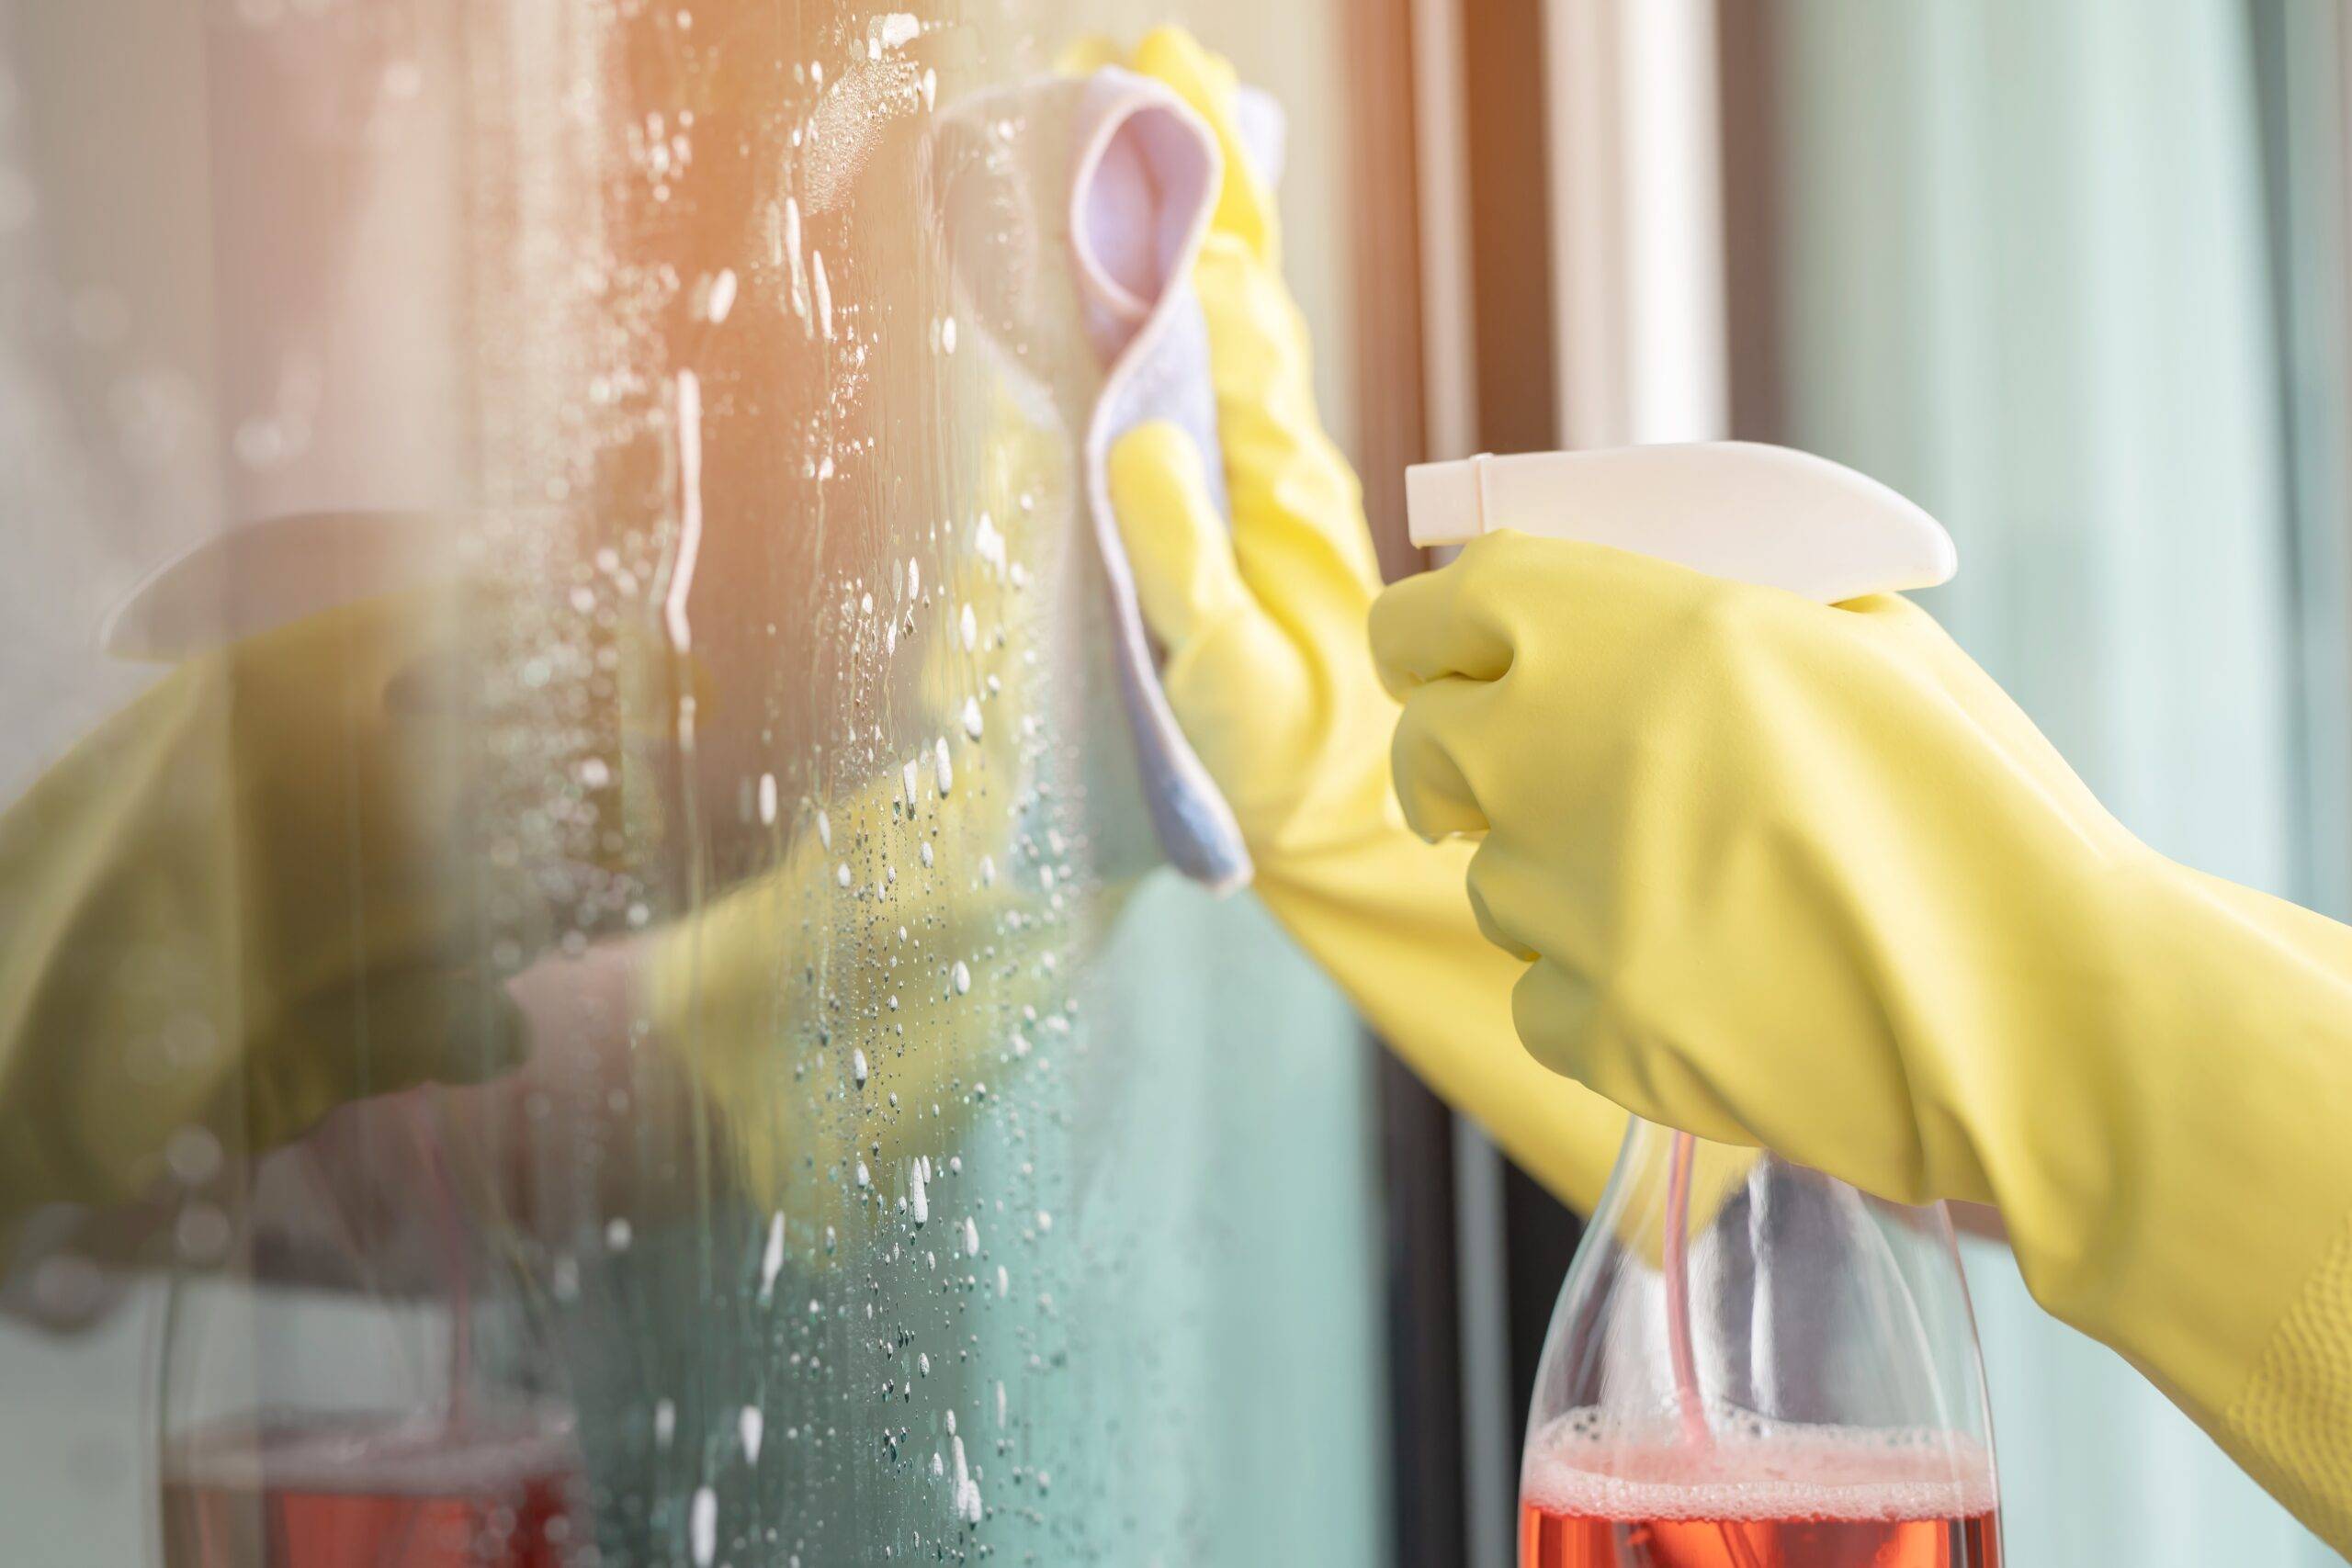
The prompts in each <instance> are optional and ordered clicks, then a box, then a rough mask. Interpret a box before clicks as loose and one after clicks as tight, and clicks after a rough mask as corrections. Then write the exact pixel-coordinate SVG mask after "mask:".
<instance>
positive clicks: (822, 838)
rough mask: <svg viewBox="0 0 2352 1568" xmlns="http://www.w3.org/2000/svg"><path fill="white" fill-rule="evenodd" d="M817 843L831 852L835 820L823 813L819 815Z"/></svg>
mask: <svg viewBox="0 0 2352 1568" xmlns="http://www.w3.org/2000/svg"><path fill="white" fill-rule="evenodd" d="M817 842H819V843H820V844H822V845H823V846H824V847H825V848H827V849H829V850H830V849H831V848H832V847H833V819H832V818H830V817H828V816H826V815H825V814H824V813H823V812H821V811H820V812H819V813H817Z"/></svg>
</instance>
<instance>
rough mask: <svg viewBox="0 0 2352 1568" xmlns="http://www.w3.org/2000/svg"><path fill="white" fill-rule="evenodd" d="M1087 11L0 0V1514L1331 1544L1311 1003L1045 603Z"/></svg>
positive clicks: (1371, 1406)
mask: <svg viewBox="0 0 2352 1568" xmlns="http://www.w3.org/2000/svg"><path fill="white" fill-rule="evenodd" d="M1196 9H1197V11H1198V12H1199V13H1200V15H1199V17H1197V18H1196V19H1197V20H1199V21H1201V22H1202V23H1203V24H1204V25H1206V26H1209V27H1211V28H1214V25H1215V24H1216V22H1217V21H1219V20H1220V19H1224V20H1227V21H1228V22H1229V21H1231V20H1232V19H1233V18H1231V17H1221V16H1220V14H1221V13H1225V12H1238V11H1239V10H1240V9H1241V8H1240V7H1235V6H1199V7H1196ZM1302 9H1303V10H1305V11H1309V12H1313V13H1314V15H1312V16H1310V17H1306V19H1305V20H1293V21H1290V22H1287V23H1284V24H1283V27H1282V28H1275V29H1272V31H1271V32H1268V31H1267V29H1264V28H1260V27H1258V26H1257V25H1256V23H1255V22H1254V21H1253V23H1252V25H1251V27H1250V28H1249V29H1245V34H1246V36H1245V37H1243V38H1240V39H1236V40H1235V45H1234V46H1235V47H1237V48H1245V47H1246V48H1250V49H1254V50H1257V51H1261V52H1262V53H1263V54H1265V55H1266V57H1267V59H1266V62H1264V68H1266V69H1271V70H1276V71H1279V70H1282V69H1284V67H1283V66H1282V64H1281V62H1282V61H1283V59H1285V58H1289V59H1290V60H1291V61H1292V63H1291V64H1290V65H1289V66H1288V67H1287V69H1288V70H1290V71H1291V72H1292V76H1291V79H1289V80H1287V81H1275V82H1273V83H1272V84H1270V85H1274V86H1275V87H1277V88H1278V89H1280V90H1283V91H1284V96H1286V98H1287V99H1288V100H1289V101H1290V104H1291V107H1292V112H1293V116H1294V121H1295V128H1296V134H1295V143H1294V145H1295V152H1294V169H1293V179H1294V182H1295V183H1296V182H1298V181H1299V179H1300V175H1301V173H1302V171H1303V172H1304V174H1305V175H1306V183H1305V185H1304V186H1303V187H1302V189H1301V194H1300V195H1299V197H1297V204H1298V205H1299V208H1300V214H1299V218H1300V221H1299V222H1298V224H1297V227H1298V231H1299V238H1298V242H1297V250H1298V253H1299V254H1300V255H1301V256H1302V257H1303V258H1304V259H1303V260H1302V262H1301V263H1300V264H1299V266H1300V267H1301V268H1303V269H1304V270H1306V272H1307V273H1308V274H1309V275H1310V276H1309V282H1310V287H1309V288H1308V294H1309V308H1310V311H1311V312H1312V313H1314V314H1315V315H1316V316H1317V318H1318V319H1319V320H1322V321H1331V320H1334V319H1336V317H1337V315H1338V306H1337V304H1336V303H1335V302H1334V301H1333V300H1332V299H1329V298H1328V297H1324V296H1323V295H1322V294H1318V292H1317V289H1316V288H1313V287H1312V284H1313V282H1314V281H1315V280H1316V279H1317V277H1319V278H1320V279H1321V280H1322V281H1324V282H1327V283H1328V281H1329V278H1330V277H1332V276H1337V273H1338V269H1339V262H1338V260H1337V259H1336V258H1337V254H1338V253H1337V245H1338V240H1337V233H1338V230H1339V222H1338V217H1339V204H1338V198H1337V197H1336V196H1335V195H1334V192H1333V188H1332V186H1331V183H1330V181H1329V179H1328V177H1326V176H1328V175H1329V169H1328V168H1327V167H1322V166H1319V164H1328V163H1329V147H1330V143H1331V141H1332V139H1333V137H1334V136H1335V135H1336V130H1335V124H1334V122H1335V120H1336V116H1337V113H1338V108H1337V105H1336V103H1335V101H1334V99H1333V96H1332V95H1333V91H1334V89H1333V88H1332V86H1331V84H1330V83H1329V81H1328V80H1325V79H1323V78H1322V77H1321V76H1319V75H1317V74H1315V73H1313V71H1311V70H1309V68H1308V67H1305V66H1302V65H1300V64H1298V63H1297V61H1298V59H1300V58H1306V59H1309V60H1312V59H1314V58H1317V57H1316V56H1314V55H1313V53H1312V51H1307V52H1306V55H1304V56H1303V57H1302V56H1301V55H1300V53H1299V51H1298V49H1297V47H1296V46H1297V45H1298V44H1299V43H1300V41H1301V39H1302V38H1305V39H1306V40H1307V41H1309V42H1311V41H1313V39H1315V38H1317V37H1319V36H1321V33H1323V32H1328V31H1329V28H1330V27H1331V26H1332V25H1334V24H1333V22H1332V20H1331V18H1329V17H1323V16H1322V15H1321V12H1320V10H1319V8H1314V7H1307V8H1302ZM1079 10H1080V7H1077V6H1058V5H1052V6H1049V5H1046V4H1044V3H1043V0H974V3H972V4H968V5H957V4H938V3H933V4H929V5H924V6H916V7H913V8H910V9H906V10H877V9H872V8H868V7H863V6H840V5H833V4H829V3H823V0H797V3H796V0H700V3H695V4H691V5H688V6H669V5H664V6H648V5H640V4H635V3H631V0H606V3H602V4H593V5H584V6H582V5H555V4H540V3H533V0H509V3H503V4H496V5H458V4H454V3H435V0H234V3H231V0H218V3H212V0H207V3H204V4H195V3H193V0H191V3H190V4H188V5H184V6H183V5H169V6H166V5H163V4H160V3H150V0H105V3H104V4H99V5H94V6H90V7H88V8H87V9H86V10H84V11H76V12H74V14H71V15H69V14H67V10H66V8H57V9H54V10H51V9H49V8H43V7H25V8H19V9H17V10H16V11H14V12H12V13H11V14H10V15H9V16H7V17H6V18H5V19H0V73H5V77H6V81H5V88H6V90H5V92H0V296H4V297H5V298H0V307H5V310H6V316H5V320H0V453H5V454H6V456H0V530H4V531H5V532H6V535H7V536H8V547H9V557H10V558H11V559H12V560H13V561H15V562H17V565H18V569H19V570H17V571H16V572H14V573H13V574H11V578H10V580H9V581H7V582H6V586H5V587H0V608H5V610H6V623H7V624H6V629H5V630H4V631H0V637H5V639H6V640H5V643H0V648H5V658H0V717H5V718H6V720H7V734H6V740H5V743H0V794H4V795H5V800H6V817H5V818H0V916H5V919H6V930H7V932H8V937H7V953H6V958H5V960H0V963H5V965H6V975H5V980H4V981H0V1027H5V1028H6V1030H7V1031H8V1032H7V1035H6V1040H5V1048H6V1052H7V1055H6V1058H5V1059H4V1060H0V1146H5V1147H6V1149H7V1151H8V1152H7V1153H6V1155H0V1269H5V1275H4V1276H0V1279H5V1283H0V1311H5V1313H6V1325H5V1327H0V1368H5V1369H6V1370H5V1371H0V1377H5V1378H6V1380H7V1382H8V1384H9V1386H10V1388H11V1389H12V1391H17V1392H18V1393H19V1397H15V1398H12V1399H11V1400H9V1401H8V1402H7V1407H6V1409H0V1496H5V1497H6V1498H8V1499H9V1502H8V1506H6V1507H5V1508H0V1544H4V1545H5V1550H0V1556H6V1558H7V1560H8V1561H10V1562H28V1563H32V1562H60V1563H63V1562H74V1563H85V1562H107V1563H111V1562H168V1563H172V1564H174V1565H175V1568H186V1565H196V1564H202V1565H206V1568H209V1565H211V1564H215V1563H230V1562H235V1563H245V1562H273V1563H275V1562H286V1563H289V1564H292V1563H300V1564H307V1563H311V1562H322V1563H323V1562H335V1563H343V1562H399V1563H403V1564H406V1563H440V1562H515V1563H539V1562H550V1563H552V1562H566V1563H586V1562H605V1563H637V1562H646V1563H653V1562H661V1563H670V1562H691V1563H696V1564H708V1563H713V1562H731V1563H736V1564H748V1563H787V1562H805V1563H809V1564H819V1563H827V1564H830V1563H838V1562H883V1561H901V1562H933V1561H944V1562H964V1561H978V1560H990V1561H1001V1562H1050V1563H1062V1562H1131V1561H1166V1562H1260V1561H1267V1560H1269V1554H1272V1556H1274V1557H1280V1556H1282V1555H1283V1554H1284V1553H1290V1554H1293V1555H1294V1556H1296V1555H1297V1554H1301V1553H1303V1554H1305V1555H1304V1557H1300V1558H1299V1560H1306V1559H1308V1558H1311V1559H1313V1560H1318V1561H1333V1562H1340V1561H1349V1562H1353V1561H1364V1560H1369V1559H1370V1558H1371V1557H1373V1556H1374V1555H1376V1553H1377V1551H1378V1550H1379V1542H1380V1540H1381V1538H1382V1530H1383V1518H1384V1514H1383V1510H1382V1508H1381V1507H1380V1506H1379V1504H1378V1501H1377V1499H1378V1487H1379V1485H1380V1483H1381V1477H1380V1461H1381V1457H1382V1455H1383V1454H1384V1453H1385V1438H1384V1436H1383V1434H1382V1433H1381V1431H1380V1429H1379V1423H1378V1419H1377V1415H1376V1413H1377V1412H1378V1411H1380V1410H1381V1409H1382V1408H1383V1405H1382V1398H1383V1396H1382V1393H1381V1390H1380V1386H1379V1377H1378V1369H1379V1366H1380V1359H1379V1347H1378V1334H1379V1319H1378V1293H1377V1290H1376V1285H1375V1272H1374V1270H1375V1261H1376V1260H1375V1258H1374V1247H1375V1244H1376V1234H1375V1225H1374V1221H1375V1217H1376V1216H1375V1212H1374V1201H1375V1190H1376V1186H1375V1182H1374V1166H1373V1151H1372V1149H1371V1147H1370V1143H1369V1123H1368V1119H1367V1115H1366V1110H1367V1104H1368V1096H1369V1089H1368V1078H1367V1077H1366V1063H1365V1060H1364V1058H1363V1051H1362V1047H1361V1045H1360V1043H1359V1042H1358V1041H1357V1039H1356V1036H1355V1032H1354V1026H1353V1025H1352V1023H1351V1021H1350V1020H1349V1018H1348V1016H1347V1014H1346V1012H1345V1010H1344V1009H1343V1008H1342V1007H1341V1006H1340V1004H1339V1003H1338V1001H1337V1000H1336V999H1335V998H1333V997H1332V996H1331V995H1330V994H1329V992H1328V991H1327V990H1326V989H1325V988H1324V987H1323V986H1322V984H1321V983H1320V981H1319V980H1317V979H1316V978H1314V977H1313V976H1311V975H1310V974H1309V973H1308V972H1307V971H1306V968H1305V966H1304V965H1303V964H1302V963H1301V961H1300V960H1299V959H1298V958H1297V957H1296V956H1295V954H1294V953H1292V952H1291V951H1290V950H1289V949H1288V948H1287V946H1286V945H1285V943H1284V942H1283V939H1282V938H1281V937H1280V935H1279V934H1278V933H1277V932H1276V931H1274V929H1273V928H1272V924H1271V922H1269V921H1268V920H1267V919H1266V918H1265V917H1264V916H1263V914H1262V913H1261V911H1259V910H1258V909H1257V908H1255V907H1254V906H1253V905H1251V904H1250V902H1249V901H1248V900H1247V899H1239V900H1234V901H1230V902H1227V903H1225V904H1217V903H1215V902H1213V901H1212V900H1210V899H1208V898H1207V897H1206V896H1205V895H1204V894H1202V893H1200V892H1199V891H1198V890H1197V889H1194V888H1193V887H1191V886H1188V885H1184V884H1182V883H1180V882H1178V881H1176V880H1175V879H1173V878H1172V877H1171V876H1170V874H1168V873H1167V872H1165V871H1164V870H1156V869H1155V866H1156V863H1157V852H1156V850H1155V848H1154V846H1153V842H1152V840H1151V836H1150V831H1149V828H1148V823H1147V822H1146V821H1145V819H1144V818H1143V816H1142V812H1141V807H1140V806H1139V805H1138V804H1137V799H1136V790H1135V783H1134V780H1133V779H1132V777H1131V776H1130V774H1131V771H1132V764H1131V762H1130V761H1129V759H1128V753H1127V751H1126V750H1125V745H1124V740H1123V737H1124V730H1123V720H1122V719H1121V717H1120V716H1119V714H1118V710H1117V707H1116V701H1117V698H1116V694H1115V692H1114V690H1113V688H1112V686H1111V683H1110V681H1109V677H1108V674H1107V669H1106V666H1105V663H1104V660H1103V657H1102V654H1101V651H1100V649H1101V636H1102V627H1101V625H1100V621H1101V613H1100V610H1099V606H1098V598H1099V588H1098V586H1097V583H1096V581H1095V579H1094V577H1093V572H1094V570H1095V567H1094V563H1093V562H1092V560H1091V557H1090V555H1089V554H1088V551H1089V549H1090V548H1091V547H1090V546H1089V545H1088V543H1087V535H1086V531H1085V527H1084V519H1083V517H1082V514H1081V513H1080V506H1081V504H1082V502H1081V500H1080V486H1079V472H1078V464H1079V461H1080V458H1079V448H1078V433H1079V432H1080V429H1081V428H1082V420H1083V415H1084V412H1085V410H1086V408H1087V407H1088V403H1089V400H1090V398H1091V391H1092V389H1093V387H1094V385H1095V382H1096V379H1097V378H1098V377H1099V374H1100V372H1099V367H1097V365H1096V364H1095V361H1094V358H1093V355H1092V353H1091V350H1090V348H1089V346H1088V344H1087V342H1086V339H1085V337H1084V336H1083V334H1082V333H1081V331H1080V325H1079V322H1078V320H1077V317H1076V312H1075V307H1074V303H1073V301H1072V299H1070V298H1069V283H1068V277H1067V269H1066V267H1065V265H1063V264H1062V261H1061V255H1062V247H1063V245H1064V244H1065V243H1066V238H1067V236H1066V235H1065V234H1064V233H1063V232H1062V227H1061V226H1062V224H1063V223H1064V222H1065V221H1066V220H1065V219H1064V218H1063V216H1062V214H1061V210H1060V209H1057V206H1056V205H1055V202H1054V200H1053V199H1052V198H1053V197H1054V195H1055V193H1056V192H1057V189H1058V185H1057V182H1058V181H1059V180H1060V179H1061V178H1062V177H1063V175H1062V173H1061V171H1062V170H1063V169H1064V168H1065V167H1066V160H1067V152H1068V145H1067V138H1066V135H1065V134H1064V133H1065V131H1066V130H1067V126H1066V123H1064V121H1063V120H1061V119H1059V118H1057V111H1056V110H1055V109H1054V108H1053V107H1052V106H1053V101H1054V100H1053V95H1052V94H1051V93H1050V92H1048V91H1046V89H1045V88H1043V87H1042V86H1041V85H1039V84H1040V83H1041V81H1042V80H1043V79H1044V78H1045V77H1046V74H1047V73H1050V71H1051V68H1052V66H1053V62H1054V60H1055V58H1056V56H1057V52H1058V51H1059V50H1060V49H1061V48H1062V46H1063V45H1064V44H1065V43H1066V42H1068V41H1069V39H1071V38H1073V37H1074V36H1076V34H1077V33H1078V32H1079V30H1080V26H1081V23H1082V24H1083V25H1084V26H1086V27H1089V28H1111V29H1113V30H1118V29H1120V28H1125V30H1126V31H1127V32H1128V33H1129V34H1130V35H1132V32H1133V31H1134V29H1135V27H1136V25H1138V24H1139V23H1140V22H1141V21H1142V20H1144V19H1145V18H1144V17H1142V15H1141V13H1140V10H1139V9H1138V11H1137V14H1136V16H1133V17H1129V16H1125V15H1124V14H1123V15H1120V16H1116V17H1112V16H1103V15H1100V14H1096V11H1097V10H1099V8H1095V10H1090V12H1089V14H1088V15H1086V16H1084V17H1080V16H1079V15H1078V12H1079ZM1318 29H1319V30H1318ZM1261 34H1262V35H1264V36H1260V35H1261ZM1294 35H1296V36H1294ZM1252 39H1254V40H1255V41H1254V42H1253V41H1252ZM1243 63H1244V65H1245V68H1249V67H1250V66H1251V65H1252V62H1251V61H1250V59H1248V58H1245V60H1244V62H1243ZM1315 69H1317V70H1319V69H1322V68H1319V67H1318V68H1315ZM1302 73H1304V74H1302ZM1326 292H1328V291H1326ZM1307 1216H1313V1218H1312V1219H1311V1220H1310V1219H1309V1218H1307Z"/></svg>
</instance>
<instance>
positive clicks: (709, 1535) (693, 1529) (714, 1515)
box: [687, 1486, 718, 1568]
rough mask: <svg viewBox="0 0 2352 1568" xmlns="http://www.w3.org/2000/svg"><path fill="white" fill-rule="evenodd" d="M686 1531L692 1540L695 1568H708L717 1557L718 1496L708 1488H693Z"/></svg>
mask: <svg viewBox="0 0 2352 1568" xmlns="http://www.w3.org/2000/svg"><path fill="white" fill-rule="evenodd" d="M687 1531H688V1533H689V1534H690V1535H691V1536H692V1537H693V1538H694V1553H695V1568H710V1565H711V1562H712V1561H713V1560H714V1559H716V1558H717V1557H718V1494H717V1493H715V1492H713V1491H712V1490H711V1489H710V1488H709V1487H708V1486H697V1487H695V1501H694V1507H693V1510H692V1514H691V1517H690V1518H689V1521H688V1524H687Z"/></svg>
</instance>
